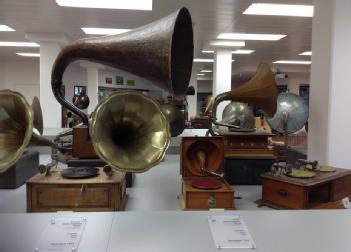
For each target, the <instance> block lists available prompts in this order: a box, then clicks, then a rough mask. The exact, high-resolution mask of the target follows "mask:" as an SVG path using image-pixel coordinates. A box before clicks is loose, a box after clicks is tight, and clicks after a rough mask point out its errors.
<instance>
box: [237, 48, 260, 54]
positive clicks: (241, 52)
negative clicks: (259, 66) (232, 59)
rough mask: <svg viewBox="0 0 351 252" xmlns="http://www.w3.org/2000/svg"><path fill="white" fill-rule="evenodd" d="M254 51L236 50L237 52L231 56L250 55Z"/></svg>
mask: <svg viewBox="0 0 351 252" xmlns="http://www.w3.org/2000/svg"><path fill="white" fill-rule="evenodd" d="M254 51H255V50H241V49H238V50H235V51H233V54H251V53H253V52H254Z"/></svg>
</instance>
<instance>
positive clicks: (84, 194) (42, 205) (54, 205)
mask: <svg viewBox="0 0 351 252" xmlns="http://www.w3.org/2000/svg"><path fill="white" fill-rule="evenodd" d="M62 169H63V167H62V168H61V167H60V168H59V169H58V170H55V171H53V172H52V173H51V175H50V176H45V175H44V174H37V175H35V176H34V177H32V178H31V179H30V180H28V181H27V211H28V212H56V211H79V212H81V211H91V212H100V211H123V210H124V208H125V204H126V201H127V194H126V180H125V173H123V172H114V173H113V175H112V177H108V176H106V175H105V173H104V172H103V171H102V168H99V169H100V171H99V175H98V176H97V177H94V178H87V179H66V178H62V177H61V176H60V172H61V170H62Z"/></svg>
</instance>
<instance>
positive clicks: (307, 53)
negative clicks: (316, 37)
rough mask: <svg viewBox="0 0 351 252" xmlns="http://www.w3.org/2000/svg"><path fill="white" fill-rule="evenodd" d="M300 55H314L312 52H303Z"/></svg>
mask: <svg viewBox="0 0 351 252" xmlns="http://www.w3.org/2000/svg"><path fill="white" fill-rule="evenodd" d="M299 55H303V56H311V55H312V52H303V53H300V54H299Z"/></svg>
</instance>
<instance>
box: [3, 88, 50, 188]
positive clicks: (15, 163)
mask: <svg viewBox="0 0 351 252" xmlns="http://www.w3.org/2000/svg"><path fill="white" fill-rule="evenodd" d="M42 134H43V121H42V113H41V108H40V103H39V100H38V98H36V97H35V98H34V99H33V103H32V106H30V105H29V104H28V102H27V101H26V99H25V98H24V96H23V95H21V94H20V93H18V92H14V91H11V90H1V91H0V150H1V151H0V173H2V174H1V175H0V187H1V188H17V187H18V186H20V185H22V184H23V183H24V182H25V181H26V179H28V178H29V177H31V176H33V175H34V174H35V173H36V172H37V171H38V167H39V153H38V152H37V151H33V150H28V147H30V146H50V147H54V148H56V145H55V144H54V143H52V142H51V141H50V140H48V139H46V138H44V137H42V136H41V135H42Z"/></svg>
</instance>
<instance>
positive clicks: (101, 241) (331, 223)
mask: <svg viewBox="0 0 351 252" xmlns="http://www.w3.org/2000/svg"><path fill="white" fill-rule="evenodd" d="M209 215H240V216H241V217H242V218H243V220H244V221H245V223H246V225H247V227H248V229H249V232H250V233H251V235H252V237H253V239H254V241H255V243H256V246H257V249H255V251H257V252H275V251H277V252H278V251H279V252H281V251H284V252H296V251H309V252H314V251H318V252H327V251H328V252H329V251H333V252H339V251H340V252H341V251H351V239H350V234H351V211H350V210H313V211H312V210H303V211H302V210H301V211H296V210H295V211H288V210H285V211H273V210H272V211H225V212H219V211H210V212H208V211H189V212H181V211H150V212H114V213H111V212H105V213H35V214H0V251H4V252H5V251H6V252H22V251H26V252H28V251H34V248H35V244H36V243H37V241H38V239H39V238H40V236H41V233H42V232H43V230H44V229H45V227H46V226H47V225H48V223H49V222H50V220H51V218H52V217H56V218H57V217H86V218H87V225H86V228H85V231H84V234H83V238H82V240H81V242H80V245H79V248H78V252H82V251H84V252H93V251H94V252H100V251H107V252H112V251H128V252H133V251H153V252H157V251H165V252H168V251H169V252H173V251H174V252H175V251H199V252H200V251H201V252H207V251H217V249H216V248H215V246H214V243H213V240H212V236H211V233H210V229H209V226H208V222H207V217H208V216H209ZM224 250H225V251H237V252H242V251H248V249H224Z"/></svg>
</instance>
